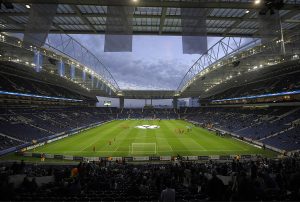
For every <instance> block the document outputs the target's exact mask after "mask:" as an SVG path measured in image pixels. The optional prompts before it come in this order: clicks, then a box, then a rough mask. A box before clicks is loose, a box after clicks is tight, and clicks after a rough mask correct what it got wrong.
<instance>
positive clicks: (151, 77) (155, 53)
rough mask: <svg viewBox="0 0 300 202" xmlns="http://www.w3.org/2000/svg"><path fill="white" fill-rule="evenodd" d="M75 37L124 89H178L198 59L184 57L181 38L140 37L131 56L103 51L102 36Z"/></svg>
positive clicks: (129, 54) (193, 56)
mask: <svg viewBox="0 0 300 202" xmlns="http://www.w3.org/2000/svg"><path fill="white" fill-rule="evenodd" d="M72 36H73V37H75V38H76V39H77V40H78V41H79V42H80V43H82V44H83V45H84V46H85V47H87V48H88V49H89V50H90V51H91V52H93V54H95V56H96V57H98V58H99V59H100V60H101V61H102V62H103V64H104V65H105V66H106V67H107V68H108V69H109V70H110V72H111V74H112V75H113V77H114V78H115V80H116V81H117V83H118V84H119V86H120V87H121V89H172V90H174V89H177V87H178V85H179V83H180V81H181V79H182V78H183V76H184V74H185V73H186V71H187V70H188V69H189V68H190V66H191V65H192V64H193V63H194V62H195V60H196V59H197V58H198V57H199V55H183V54H182V53H181V52H182V50H181V40H179V39H180V38H178V37H177V38H174V37H170V38H163V39H161V38H155V37H152V36H149V37H148V38H139V39H138V42H136V43H135V45H136V46H135V47H133V52H131V53H107V52H103V46H104V40H103V39H104V37H103V35H100V36H99V35H72ZM157 41H159V42H158V43H157ZM154 43H157V44H154ZM155 45H156V46H155ZM158 45H159V46H158Z"/></svg>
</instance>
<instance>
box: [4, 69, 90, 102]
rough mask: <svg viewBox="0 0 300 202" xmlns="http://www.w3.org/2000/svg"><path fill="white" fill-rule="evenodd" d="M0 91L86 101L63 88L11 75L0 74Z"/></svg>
mask: <svg viewBox="0 0 300 202" xmlns="http://www.w3.org/2000/svg"><path fill="white" fill-rule="evenodd" d="M0 79H1V83H0V90H1V91H8V92H16V93H25V94H34V95H43V96H52V97H63V98H70V99H81V100H83V99H86V98H85V97H84V96H82V95H80V94H78V93H75V92H73V91H70V90H67V89H66V88H63V87H61V86H55V85H52V84H49V83H46V82H42V81H38V80H34V79H27V78H22V77H21V76H16V75H10V74H6V73H3V72H0Z"/></svg>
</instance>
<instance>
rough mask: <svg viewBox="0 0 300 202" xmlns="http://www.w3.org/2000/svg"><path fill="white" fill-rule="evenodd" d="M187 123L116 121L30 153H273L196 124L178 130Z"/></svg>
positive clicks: (86, 155) (91, 154) (174, 121)
mask: <svg viewBox="0 0 300 202" xmlns="http://www.w3.org/2000/svg"><path fill="white" fill-rule="evenodd" d="M138 125H158V126H160V128H157V129H139V128H136V126H138ZM187 126H191V124H190V123H188V122H185V121H182V120H161V121H158V120H116V121H112V122H110V123H106V124H103V125H101V126H98V127H95V128H92V129H89V130H87V131H84V132H82V133H79V134H77V135H74V136H71V137H67V138H65V139H62V140H58V141H56V142H53V143H50V144H46V145H44V146H42V147H39V148H36V149H34V151H32V152H36V153H48V154H63V155H72V156H84V157H97V156H103V157H109V156H112V157H113V156H118V157H125V156H152V155H155V156H170V155H171V156H177V155H178V154H179V155H182V156H201V155H237V154H239V155H242V154H261V155H265V156H273V155H275V153H274V152H271V151H269V150H263V149H260V148H257V147H254V146H252V145H249V144H246V143H244V142H241V141H239V140H236V139H234V138H231V137H219V136H217V135H215V134H214V133H213V132H210V131H208V130H206V129H203V128H199V127H192V129H191V131H190V132H184V133H181V134H180V133H179V132H178V131H179V130H185V131H187ZM109 142H111V144H109ZM132 143H152V144H134V148H132ZM153 143H155V144H153ZM154 145H155V146H154ZM94 147H95V151H94ZM154 147H156V150H155V148H154ZM132 150H133V151H132Z"/></svg>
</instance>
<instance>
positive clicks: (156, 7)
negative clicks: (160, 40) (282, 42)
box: [0, 0, 300, 37]
mask: <svg viewBox="0 0 300 202" xmlns="http://www.w3.org/2000/svg"><path fill="white" fill-rule="evenodd" d="M2 2H5V3H13V6H14V8H13V9H7V8H6V7H5V6H2V7H1V9H0V23H1V24H0V25H1V26H0V29H1V30H2V31H7V32H24V29H25V27H26V23H27V22H28V19H29V9H28V8H27V7H26V5H30V4H33V3H40V4H47V3H49V4H51V3H52V4H53V3H58V4H59V5H58V9H57V13H56V15H55V18H54V20H53V26H52V27H51V30H50V32H51V33H58V32H59V33H61V32H64V33H80V34H88V33H89V34H96V33H104V32H105V29H106V26H105V25H106V16H107V6H132V7H134V14H133V34H147V35H182V25H181V9H180V8H207V10H208V12H207V18H206V24H207V35H208V36H246V37H254V36H257V35H258V27H259V22H258V18H257V13H258V12H257V11H260V10H261V9H262V7H263V6H264V5H263V3H261V4H255V3H254V1H252V0H228V1H224V0H214V1H211V0H193V1H191V0H180V1H179V0H136V1H133V0H101V1H99V0H89V1H80V0H55V1H53V0H4V1H2ZM299 9H300V1H299V0H285V1H284V6H283V7H282V8H281V10H280V16H281V17H282V22H283V24H282V25H283V29H286V30H291V29H293V28H295V26H297V25H299V23H300V13H299Z"/></svg>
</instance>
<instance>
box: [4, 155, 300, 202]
mask: <svg viewBox="0 0 300 202" xmlns="http://www.w3.org/2000/svg"><path fill="white" fill-rule="evenodd" d="M297 156H298V154H297ZM297 156H296V155H295V157H289V158H286V159H281V160H271V159H266V158H260V157H257V159H255V160H251V161H239V160H237V159H235V160H233V161H232V162H230V161H227V162H215V161H205V162H181V161H174V162H172V163H169V164H130V163H125V162H107V161H101V162H90V163H82V162H81V163H79V164H78V165H55V166H54V165H36V164H30V165H25V164H24V162H22V163H14V164H12V165H8V164H4V165H1V166H0V167H1V171H0V172H1V174H0V179H1V180H0V195H1V199H2V200H16V201H20V200H22V201H28V200H29V201H33V200H35V201H44V200H51V201H58V200H59V201H62V200H63V201H78V200H80V201H81V200H87V201H90V200H93V201H158V200H160V201H175V200H176V201H198V200H202V201H287V200H288V201H299V200H300V159H299V157H297ZM167 199H168V200H167Z"/></svg>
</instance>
